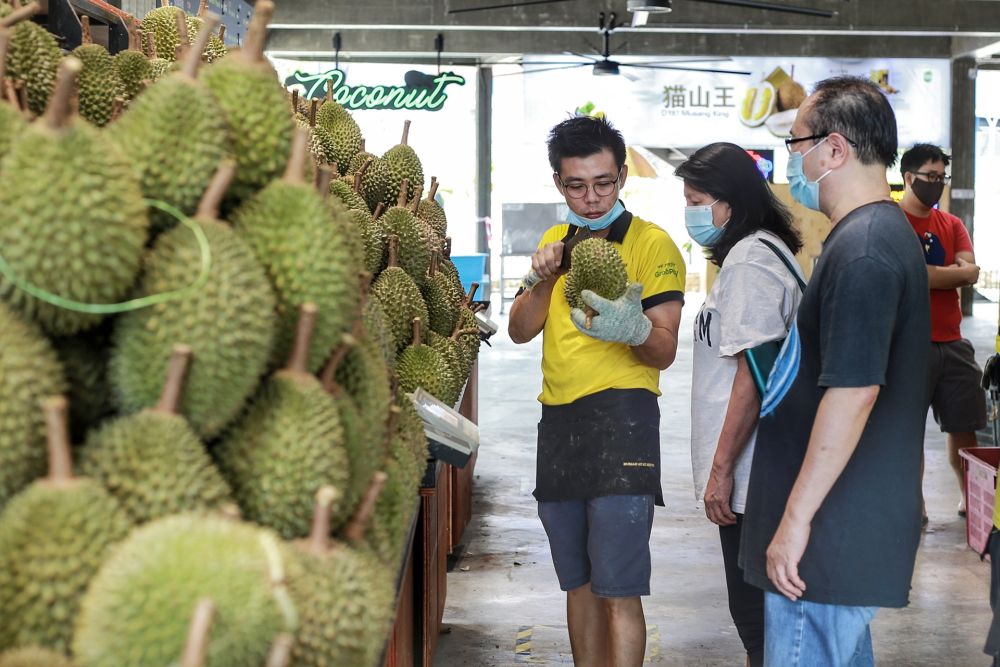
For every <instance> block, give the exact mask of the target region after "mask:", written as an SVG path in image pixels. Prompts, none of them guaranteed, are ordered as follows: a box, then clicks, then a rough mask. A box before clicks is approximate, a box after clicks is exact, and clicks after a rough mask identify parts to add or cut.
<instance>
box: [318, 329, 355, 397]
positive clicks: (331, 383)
mask: <svg viewBox="0 0 1000 667" xmlns="http://www.w3.org/2000/svg"><path fill="white" fill-rule="evenodd" d="M359 319H360V318H359ZM357 344H358V337H357V336H355V335H353V334H344V338H343V342H342V343H341V344H340V346H338V347H337V349H336V350H335V351H334V353H333V354H332V355H331V356H330V358H329V359H328V360H327V362H326V365H325V366H324V367H323V372H322V373H321V374H320V377H319V381H320V384H322V385H323V389H325V390H326V393H328V394H333V395H335V396H336V395H339V389H340V388H339V387H338V386H337V381H336V380H335V379H334V376H335V375H336V373H337V369H338V368H339V367H340V364H342V363H343V362H344V358H345V357H346V356H347V353H348V352H350V351H351V348H352V347H354V346H355V345H357Z"/></svg>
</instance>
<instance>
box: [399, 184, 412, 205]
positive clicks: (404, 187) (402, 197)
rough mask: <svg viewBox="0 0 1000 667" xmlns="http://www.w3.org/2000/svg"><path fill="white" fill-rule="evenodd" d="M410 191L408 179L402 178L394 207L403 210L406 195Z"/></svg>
mask: <svg viewBox="0 0 1000 667" xmlns="http://www.w3.org/2000/svg"><path fill="white" fill-rule="evenodd" d="M409 191H410V179H408V178H404V179H403V182H402V183H400V184H399V194H398V195H396V206H398V207H400V208H404V207H405V206H406V195H407V193H408V192H409Z"/></svg>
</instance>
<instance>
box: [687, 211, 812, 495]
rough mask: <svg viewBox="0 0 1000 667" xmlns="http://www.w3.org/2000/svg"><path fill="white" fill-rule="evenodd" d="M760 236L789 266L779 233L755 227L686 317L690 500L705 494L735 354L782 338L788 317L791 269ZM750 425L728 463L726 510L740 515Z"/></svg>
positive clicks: (795, 287)
mask: <svg viewBox="0 0 1000 667" xmlns="http://www.w3.org/2000/svg"><path fill="white" fill-rule="evenodd" d="M761 239H767V240H768V241H769V242H771V243H773V244H774V245H775V246H776V247H777V248H778V249H779V250H780V251H781V252H782V253H784V254H785V256H786V257H787V258H788V261H789V262H790V263H791V264H792V265H793V266H795V260H794V258H793V257H792V253H791V251H790V250H789V249H788V248H787V247H786V246H785V244H784V243H783V242H782V241H781V239H780V238H778V237H777V236H775V235H774V234H771V233H769V232H766V231H757V232H754V233H753V234H750V235H749V236H747V237H746V238H744V239H742V240H740V242H739V243H737V244H736V245H734V246H733V247H732V249H731V250H730V251H729V253H728V254H727V255H726V260H725V262H723V264H722V269H721V270H720V271H719V276H718V278H716V280H715V282H714V283H713V284H712V289H711V290H710V291H709V293H708V296H707V297H705V303H704V304H703V305H702V307H701V310H699V311H698V316H697V317H696V318H695V321H694V354H693V372H692V377H691V468H692V472H693V474H694V493H695V499H696V500H697V501H699V502H700V501H701V500H702V499H703V498H704V497H705V486H706V485H707V484H708V477H709V473H710V472H711V470H712V461H713V459H714V458H715V449H716V447H717V445H718V444H719V434H720V433H721V432H722V424H723V422H725V420H726V412H727V410H728V409H729V396H730V393H731V391H732V387H733V379H734V378H735V377H736V365H737V360H736V356H735V355H737V354H739V353H740V352H742V351H744V350H747V349H751V348H754V347H757V346H758V345H760V344H762V343H766V342H768V341H772V340H778V339H780V338H784V337H785V335H786V334H787V333H788V329H789V328H790V327H791V325H792V322H793V320H794V319H795V310H796V308H797V307H798V305H799V297H800V295H801V290H800V289H799V284H798V282H797V281H796V280H795V276H794V275H792V273H791V272H790V271H789V270H788V267H787V266H785V264H784V263H783V262H782V261H781V259H780V258H779V257H778V256H777V255H775V254H774V251H773V250H771V249H770V248H769V247H767V246H766V245H764V243H763V242H762V241H761ZM755 439H756V431H754V433H752V434H751V435H750V439H749V440H748V441H747V443H746V447H745V448H744V450H743V452H742V453H741V454H740V457H739V458H738V459H737V461H736V466H735V468H734V470H733V495H732V499H731V501H730V504H731V506H732V510H733V511H734V512H736V513H737V514H742V513H743V510H744V506H745V503H746V497H747V482H748V480H749V479H750V462H751V461H752V460H753V449H754V440H755Z"/></svg>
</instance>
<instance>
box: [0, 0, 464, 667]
mask: <svg viewBox="0 0 1000 667" xmlns="http://www.w3.org/2000/svg"><path fill="white" fill-rule="evenodd" d="M35 11H37V5H36V4H35V3H32V4H30V5H26V6H22V5H21V3H20V2H19V1H18V0H0V256H2V261H3V265H4V266H3V269H4V271H3V275H2V276H0V667H12V666H39V665H49V666H52V665H75V666H76V667H104V666H108V667H112V666H114V667H124V666H128V667H143V666H146V665H148V666H150V667H163V666H164V665H171V664H182V665H184V666H185V667H188V666H194V665H209V666H211V667H248V666H255V665H263V664H265V662H267V664H269V665H271V664H274V665H282V664H284V665H317V666H318V665H345V666H346V665H349V666H352V667H353V666H365V665H373V664H375V663H376V662H377V660H378V658H379V656H380V655H381V653H382V650H383V648H384V646H385V642H386V639H387V637H388V634H389V631H390V628H391V624H392V621H393V619H394V617H395V608H394V607H395V602H396V589H395V585H396V584H395V578H396V573H397V572H398V570H399V566H400V562H401V558H402V557H403V555H404V552H405V549H406V547H407V537H408V535H409V531H410V527H411V525H412V518H413V513H414V511H415V510H416V506H417V499H418V494H417V489H418V487H419V484H420V480H421V479H422V476H423V473H424V470H425V467H426V460H427V441H426V436H425V435H424V430H423V424H422V421H421V419H420V417H419V415H418V413H417V411H416V410H415V408H414V406H413V403H412V401H411V400H410V398H409V396H408V393H409V392H412V391H414V390H416V389H417V388H418V387H422V388H423V389H424V390H426V391H428V392H430V393H431V394H433V395H434V396H436V397H437V398H439V399H440V400H442V401H444V402H445V403H446V404H449V405H455V404H456V403H457V402H458V400H459V399H460V396H461V393H462V391H463V387H464V385H465V382H466V379H467V378H468V376H469V373H470V370H471V368H472V365H473V364H474V362H475V359H476V356H477V354H478V351H479V342H480V337H479V330H478V327H477V326H476V320H475V315H474V310H473V307H474V306H473V305H472V303H471V302H472V298H473V294H472V293H470V294H464V293H463V289H462V283H461V282H460V280H459V278H458V273H457V271H456V269H455V267H454V265H453V264H452V263H451V262H450V261H449V260H448V255H449V240H448V239H447V238H446V233H447V222H446V218H445V215H444V211H443V210H442V209H441V207H440V206H439V205H438V204H437V202H436V201H435V193H436V190H437V182H436V181H435V180H434V179H432V180H431V183H430V185H429V191H428V193H427V196H426V197H424V187H425V179H424V174H423V169H422V166H421V163H420V160H419V158H418V157H417V155H416V154H415V153H414V151H413V150H412V149H411V148H410V147H409V146H407V134H408V131H409V123H407V125H406V127H405V129H404V130H403V136H402V141H401V142H400V144H399V145H397V146H394V147H392V148H390V149H389V150H388V151H387V152H386V153H385V154H384V155H381V156H376V155H374V154H370V153H366V152H364V149H363V148H364V140H363V138H362V134H361V131H360V128H359V127H358V125H357V123H356V122H355V121H354V120H353V119H352V117H351V115H350V114H349V113H348V112H347V111H345V110H344V109H343V108H342V107H341V106H340V105H338V104H336V103H335V102H333V101H331V100H326V101H324V102H323V103H322V104H318V103H315V102H310V103H309V104H305V103H303V101H301V100H299V99H298V98H297V96H295V95H288V94H287V93H286V91H285V90H284V89H283V87H282V85H281V83H280V82H279V81H278V79H277V76H276V74H275V72H274V70H273V69H272V67H271V66H270V64H269V63H268V61H267V60H266V59H265V58H264V57H263V46H264V42H265V36H266V32H267V25H268V22H269V20H270V18H271V16H272V14H273V11H274V5H273V3H272V2H270V0H258V2H257V3H256V8H255V13H254V17H253V20H252V22H251V25H250V28H249V33H248V36H247V39H246V41H245V43H244V45H243V47H242V48H241V49H234V50H231V51H229V52H228V53H226V49H225V47H224V46H223V45H222V40H221V37H220V35H218V34H217V33H216V26H217V25H218V17H216V16H214V15H211V14H207V13H205V14H202V15H201V16H199V17H191V16H186V15H185V14H184V12H182V11H181V10H180V9H178V8H174V7H169V6H164V7H160V8H158V9H156V10H154V11H153V12H151V13H150V14H149V15H147V16H146V17H145V19H144V20H143V21H142V26H141V27H142V33H143V34H142V35H141V36H140V35H138V34H137V35H136V36H135V39H134V40H133V48H132V49H130V50H127V51H124V52H122V53H119V54H116V55H114V56H111V55H110V54H108V52H107V51H106V50H104V48H103V47H101V46H98V45H94V44H92V43H85V44H84V45H82V46H80V47H79V48H77V49H76V50H74V51H73V52H72V53H71V54H67V55H63V54H62V53H61V51H60V49H59V47H58V45H57V43H56V41H55V39H54V38H53V37H52V36H51V35H50V34H49V33H47V32H46V31H45V30H44V29H43V28H41V27H40V26H39V25H37V24H36V23H34V22H32V21H31V20H30V17H31V15H32V14H33V13H34V12H35ZM84 27H85V28H86V25H85V26H84ZM84 32H85V33H86V30H85V31H84ZM84 41H85V42H88V41H89V40H88V39H86V37H85V39H84ZM141 45H145V46H146V49H142V48H140V46H141ZM144 51H145V52H144ZM150 56H152V57H150ZM178 212H179V214H182V215H178ZM185 216H186V217H185ZM180 218H185V219H183V220H180ZM181 223H184V224H181ZM196 231H197V233H196ZM473 292H474V290H473ZM53 295H54V296H57V297H58V299H54V298H53ZM143 299H145V301H140V302H139V303H145V304H146V305H144V306H143V307H141V308H136V309H133V310H128V311H126V312H121V313H118V314H109V313H108V312H103V311H113V310H114V309H113V308H102V307H98V308H93V307H87V306H86V304H90V305H95V304H96V305H99V306H104V305H107V304H120V303H122V302H132V301H134V300H143ZM53 301H55V303H53Z"/></svg>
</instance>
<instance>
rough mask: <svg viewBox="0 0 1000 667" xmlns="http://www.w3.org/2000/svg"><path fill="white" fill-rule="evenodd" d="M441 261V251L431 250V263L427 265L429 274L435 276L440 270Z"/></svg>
mask: <svg viewBox="0 0 1000 667" xmlns="http://www.w3.org/2000/svg"><path fill="white" fill-rule="evenodd" d="M440 261H441V257H440V253H439V252H438V251H437V250H431V265H430V266H429V267H427V275H428V276H431V277H433V276H434V274H435V273H437V270H438V263H439V262H440Z"/></svg>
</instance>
